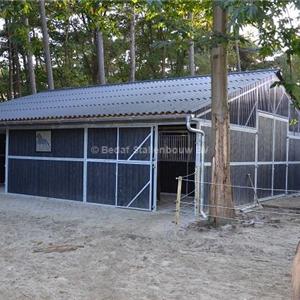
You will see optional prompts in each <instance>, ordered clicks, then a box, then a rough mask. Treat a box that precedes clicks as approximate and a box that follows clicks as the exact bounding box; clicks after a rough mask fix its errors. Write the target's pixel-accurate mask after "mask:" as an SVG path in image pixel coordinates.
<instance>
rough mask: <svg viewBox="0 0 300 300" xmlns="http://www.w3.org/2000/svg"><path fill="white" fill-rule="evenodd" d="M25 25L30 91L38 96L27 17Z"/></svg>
mask: <svg viewBox="0 0 300 300" xmlns="http://www.w3.org/2000/svg"><path fill="white" fill-rule="evenodd" d="M24 23H25V26H26V28H27V43H28V48H27V49H26V54H27V68H28V78H29V84H30V91H31V94H36V83H35V74H34V67H33V59H32V51H31V39H30V31H29V22H28V18H27V17H25V19H24Z"/></svg>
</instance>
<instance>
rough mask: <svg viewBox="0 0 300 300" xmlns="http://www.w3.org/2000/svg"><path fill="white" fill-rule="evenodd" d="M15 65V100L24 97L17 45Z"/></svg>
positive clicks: (14, 58)
mask: <svg viewBox="0 0 300 300" xmlns="http://www.w3.org/2000/svg"><path fill="white" fill-rule="evenodd" d="M13 64H14V70H15V72H14V73H15V79H14V92H15V98H17V97H21V96H22V89H21V66H20V60H19V52H18V48H17V45H16V44H15V43H14V44H13Z"/></svg>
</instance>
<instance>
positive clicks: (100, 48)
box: [96, 30, 106, 84]
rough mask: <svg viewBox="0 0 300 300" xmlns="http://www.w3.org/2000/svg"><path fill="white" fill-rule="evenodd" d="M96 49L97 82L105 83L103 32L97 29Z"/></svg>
mask: <svg viewBox="0 0 300 300" xmlns="http://www.w3.org/2000/svg"><path fill="white" fill-rule="evenodd" d="M96 50H97V63H98V83H100V84H105V82H106V80H105V68H104V45H103V34H102V32H101V31H99V30H97V32H96Z"/></svg>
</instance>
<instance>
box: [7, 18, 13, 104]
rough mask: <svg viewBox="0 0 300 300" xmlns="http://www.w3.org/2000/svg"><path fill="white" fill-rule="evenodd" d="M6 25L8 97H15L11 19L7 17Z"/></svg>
mask: <svg viewBox="0 0 300 300" xmlns="http://www.w3.org/2000/svg"><path fill="white" fill-rule="evenodd" d="M5 27H6V34H7V48H8V95H7V98H8V99H13V98H14V71H13V49H12V42H11V36H10V28H9V27H10V21H8V20H7V19H5Z"/></svg>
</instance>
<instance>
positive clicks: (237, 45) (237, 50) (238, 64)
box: [235, 29, 242, 72]
mask: <svg viewBox="0 0 300 300" xmlns="http://www.w3.org/2000/svg"><path fill="white" fill-rule="evenodd" d="M235 35H236V39H235V55H236V69H237V71H238V72H241V71H242V67H241V56H240V43H239V39H238V38H239V30H238V29H237V30H236V34H235Z"/></svg>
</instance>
